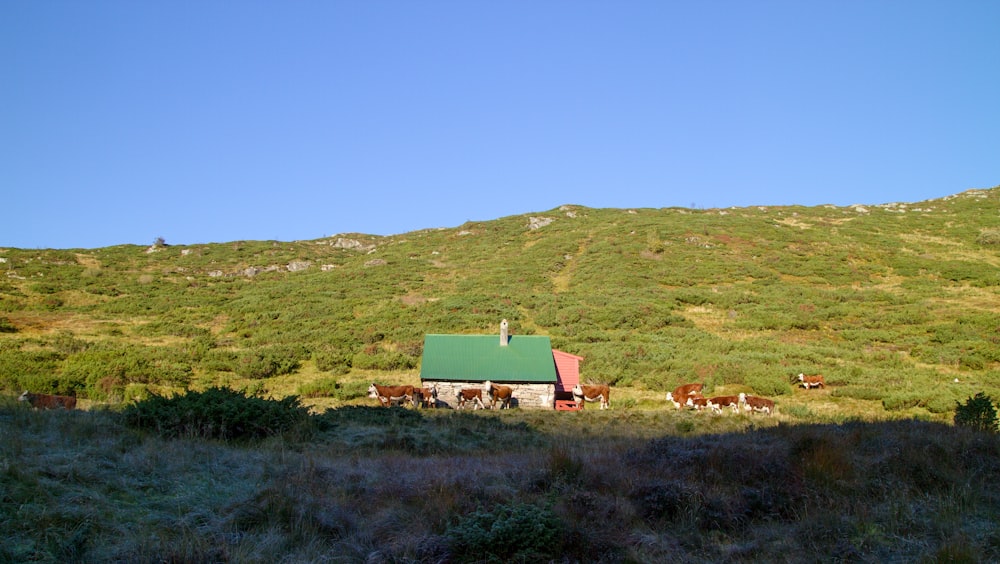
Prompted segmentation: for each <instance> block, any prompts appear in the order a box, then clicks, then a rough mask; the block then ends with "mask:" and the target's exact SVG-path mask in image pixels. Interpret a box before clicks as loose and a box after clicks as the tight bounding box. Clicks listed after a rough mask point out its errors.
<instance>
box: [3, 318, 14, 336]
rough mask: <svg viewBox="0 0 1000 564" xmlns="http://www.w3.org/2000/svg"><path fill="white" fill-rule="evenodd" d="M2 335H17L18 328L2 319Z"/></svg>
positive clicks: (7, 320)
mask: <svg viewBox="0 0 1000 564" xmlns="http://www.w3.org/2000/svg"><path fill="white" fill-rule="evenodd" d="M0 333H17V327H15V326H14V324H13V323H11V322H10V319H7V318H6V317H0Z"/></svg>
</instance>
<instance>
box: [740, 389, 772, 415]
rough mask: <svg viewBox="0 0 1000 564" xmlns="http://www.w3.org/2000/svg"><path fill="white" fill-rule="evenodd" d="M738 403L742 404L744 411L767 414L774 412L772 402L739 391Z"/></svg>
mask: <svg viewBox="0 0 1000 564" xmlns="http://www.w3.org/2000/svg"><path fill="white" fill-rule="evenodd" d="M740 403H741V404H743V409H745V410H746V411H757V412H760V413H766V414H768V415H771V414H772V413H774V402H773V401H772V400H769V399H767V398H761V397H757V396H748V395H746V394H742V393H741V394H740Z"/></svg>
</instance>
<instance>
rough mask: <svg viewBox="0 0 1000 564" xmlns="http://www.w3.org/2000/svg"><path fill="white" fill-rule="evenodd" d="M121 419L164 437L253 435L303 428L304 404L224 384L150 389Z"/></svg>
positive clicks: (306, 413) (239, 437) (246, 437)
mask: <svg viewBox="0 0 1000 564" xmlns="http://www.w3.org/2000/svg"><path fill="white" fill-rule="evenodd" d="M122 416H123V418H124V421H125V424H126V425H128V426H130V427H133V428H136V429H146V430H150V431H154V432H156V433H158V434H160V435H162V436H164V437H167V438H179V437H199V438H206V439H222V440H253V439H261V438H264V437H268V436H272V435H277V434H281V433H285V432H288V431H291V430H293V429H296V428H297V429H301V430H303V431H304V430H306V427H307V425H306V424H307V423H308V422H309V409H308V408H307V407H303V406H302V405H301V404H300V403H299V398H298V396H288V397H286V398H283V399H280V400H269V399H264V398H260V397H248V396H246V395H244V394H242V393H240V392H236V391H233V390H230V389H227V388H209V389H207V390H205V391H204V392H195V391H188V392H187V393H186V394H184V395H179V396H174V397H169V398H168V397H164V396H160V395H157V394H153V393H150V394H149V397H148V398H147V399H144V400H141V401H139V402H137V403H134V404H131V405H129V406H127V407H126V408H125V410H124V411H123V413H122Z"/></svg>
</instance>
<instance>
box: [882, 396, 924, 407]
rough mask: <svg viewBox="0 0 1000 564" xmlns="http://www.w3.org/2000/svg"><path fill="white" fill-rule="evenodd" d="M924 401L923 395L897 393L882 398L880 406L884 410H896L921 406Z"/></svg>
mask: <svg viewBox="0 0 1000 564" xmlns="http://www.w3.org/2000/svg"><path fill="white" fill-rule="evenodd" d="M925 403H926V401H925V400H924V398H923V396H921V395H919V394H914V393H897V394H892V395H889V396H886V397H884V398H882V407H883V408H885V410H886V411H898V410H902V409H909V408H911V407H922V406H924V405H925Z"/></svg>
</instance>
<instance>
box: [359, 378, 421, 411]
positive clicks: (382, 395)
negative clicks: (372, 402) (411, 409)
mask: <svg viewBox="0 0 1000 564" xmlns="http://www.w3.org/2000/svg"><path fill="white" fill-rule="evenodd" d="M368 397H370V398H378V401H379V403H381V404H382V407H389V406H390V405H392V404H393V403H394V402H395V403H402V402H403V401H408V402H410V403H413V386H379V385H378V384H375V383H374V382H373V383H372V385H371V386H368Z"/></svg>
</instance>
